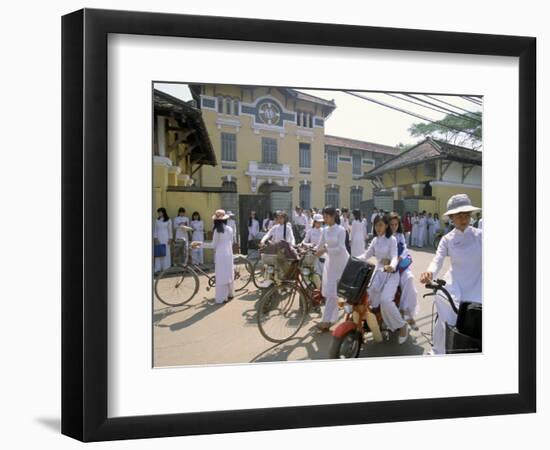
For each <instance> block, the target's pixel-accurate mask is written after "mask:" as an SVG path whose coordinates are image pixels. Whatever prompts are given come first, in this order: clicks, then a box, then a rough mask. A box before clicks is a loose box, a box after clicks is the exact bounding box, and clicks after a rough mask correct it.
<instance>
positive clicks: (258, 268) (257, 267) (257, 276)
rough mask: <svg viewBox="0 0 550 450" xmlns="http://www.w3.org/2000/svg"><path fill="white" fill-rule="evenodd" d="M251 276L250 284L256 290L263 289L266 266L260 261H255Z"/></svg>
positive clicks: (265, 278) (265, 279)
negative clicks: (252, 284)
mask: <svg viewBox="0 0 550 450" xmlns="http://www.w3.org/2000/svg"><path fill="white" fill-rule="evenodd" d="M252 271H253V275H252V282H253V283H254V286H256V288H257V289H265V282H266V281H267V280H268V278H267V277H266V275H267V274H266V266H265V264H264V263H263V261H262V260H261V259H258V260H256V262H255V263H254V266H253V267H252Z"/></svg>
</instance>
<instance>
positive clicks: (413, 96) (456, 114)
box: [404, 94, 481, 123]
mask: <svg viewBox="0 0 550 450" xmlns="http://www.w3.org/2000/svg"><path fill="white" fill-rule="evenodd" d="M404 95H406V96H407V97H410V98H414V99H416V100H418V101H421V102H423V103H426V104H428V105H431V106H437V105H436V104H435V103H432V102H429V101H428V100H424V99H422V98H420V97H417V96H416V95H412V94H404ZM440 108H441V109H443V110H444V111H447V112H448V113H451V114H454V115H455V116H458V117H462V118H463V119H466V120H470V121H472V122H478V123H481V120H480V119H476V118H475V117H470V116H466V115H464V114H460V113H457V112H455V111H452V110H450V109H449V108H444V107H443V106H441V107H440Z"/></svg>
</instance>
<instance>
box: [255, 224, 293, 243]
mask: <svg viewBox="0 0 550 450" xmlns="http://www.w3.org/2000/svg"><path fill="white" fill-rule="evenodd" d="M284 231H285V226H284V225H281V224H279V223H278V224H277V225H273V226H272V227H271V228H270V229H269V231H268V232H267V233H266V234H265V236H264V237H263V238H262V240H261V243H262V244H265V243H266V242H267V241H268V239H269V238H272V239H271V242H273V243H274V244H275V243H276V242H279V241H284V240H285V238H284ZM286 241H287V242H288V243H290V244H292V245H296V241H295V240H294V233H292V226H291V225H290V224H289V223H287V224H286Z"/></svg>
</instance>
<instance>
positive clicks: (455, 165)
mask: <svg viewBox="0 0 550 450" xmlns="http://www.w3.org/2000/svg"><path fill="white" fill-rule="evenodd" d="M462 168H463V164H462V163H459V162H452V163H451V164H450V165H449V167H448V169H447V170H446V171H445V175H443V180H442V181H446V182H450V183H462ZM464 183H465V184H475V185H480V184H481V167H478V166H475V167H474V168H473V169H472V170H471V171H470V173H469V174H468V176H467V177H466V179H465V180H464Z"/></svg>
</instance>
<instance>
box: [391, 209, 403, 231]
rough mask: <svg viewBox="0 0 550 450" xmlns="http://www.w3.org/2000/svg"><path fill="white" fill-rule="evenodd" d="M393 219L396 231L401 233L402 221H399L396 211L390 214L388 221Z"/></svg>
mask: <svg viewBox="0 0 550 450" xmlns="http://www.w3.org/2000/svg"><path fill="white" fill-rule="evenodd" d="M393 219H397V224H398V225H397V231H396V233H403V223H402V222H401V217H399V214H397V213H396V212H394V213H391V214H390V218H389V220H388V222H391V221H392V220H393Z"/></svg>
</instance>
